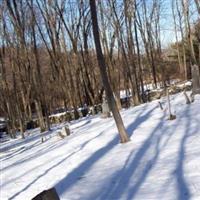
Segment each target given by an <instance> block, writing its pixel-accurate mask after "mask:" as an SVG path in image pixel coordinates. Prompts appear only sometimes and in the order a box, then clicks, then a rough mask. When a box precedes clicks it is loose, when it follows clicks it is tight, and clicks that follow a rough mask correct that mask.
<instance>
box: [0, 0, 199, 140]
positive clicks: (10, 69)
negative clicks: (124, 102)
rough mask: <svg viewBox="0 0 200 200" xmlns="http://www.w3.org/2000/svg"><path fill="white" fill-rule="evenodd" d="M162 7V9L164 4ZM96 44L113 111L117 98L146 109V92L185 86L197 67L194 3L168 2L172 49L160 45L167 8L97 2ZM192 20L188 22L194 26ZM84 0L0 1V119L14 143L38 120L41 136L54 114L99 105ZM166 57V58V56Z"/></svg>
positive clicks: (142, 1) (138, 1)
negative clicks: (125, 96) (126, 94)
mask: <svg viewBox="0 0 200 200" xmlns="http://www.w3.org/2000/svg"><path fill="white" fill-rule="evenodd" d="M167 2H169V1H167ZM96 3H97V15H98V20H99V28H100V40H101V45H102V50H103V54H104V58H105V63H106V65H107V74H108V78H109V83H110V85H111V88H112V91H113V93H114V97H115V100H116V102H117V106H118V108H119V109H120V108H121V102H120V90H122V89H123V90H127V91H129V90H131V93H132V99H131V100H132V105H138V104H140V103H143V102H145V101H146V98H145V87H144V86H145V85H146V84H148V83H152V84H153V86H154V87H155V88H156V87H158V85H160V84H161V85H162V86H163V87H165V86H166V81H167V80H168V79H170V78H177V77H178V78H180V79H183V80H184V79H190V78H191V75H190V74H191V70H190V67H191V65H192V64H197V65H200V19H199V17H198V16H199V15H200V3H199V1H198V0H171V13H172V15H173V17H172V20H173V24H174V27H172V28H173V29H174V34H175V38H176V42H175V43H174V44H172V45H171V46H170V47H169V48H168V49H164V48H163V44H162V39H161V38H162V36H161V35H162V33H161V31H162V18H163V17H164V14H163V13H164V12H165V11H164V7H165V6H164V5H165V4H166V0H151V1H150V0H149V1H146V0H122V1H118V0H106V1H96ZM194 19H195V21H194ZM93 41H94V40H93V35H92V21H91V15H90V7H89V1H87V0H2V1H0V115H2V116H4V117H6V118H8V119H9V133H10V134H11V136H13V137H14V135H15V130H16V129H18V128H19V129H20V132H21V133H22V137H24V135H23V133H24V131H25V127H26V123H27V122H29V121H31V120H32V119H33V117H34V116H33V111H34V112H35V113H36V114H37V118H38V120H39V126H40V128H41V131H44V130H48V129H49V128H50V121H49V115H50V113H52V112H53V111H54V110H55V109H56V108H60V107H65V108H66V109H68V110H70V109H73V110H74V115H75V117H76V116H77V117H78V111H77V109H78V107H83V106H84V105H85V104H86V105H88V106H94V105H97V104H99V103H101V101H102V94H103V91H104V87H103V85H102V82H101V79H100V72H99V69H98V67H97V66H98V62H97V59H96V51H95V46H94V42H93ZM169 52H170V53H169Z"/></svg>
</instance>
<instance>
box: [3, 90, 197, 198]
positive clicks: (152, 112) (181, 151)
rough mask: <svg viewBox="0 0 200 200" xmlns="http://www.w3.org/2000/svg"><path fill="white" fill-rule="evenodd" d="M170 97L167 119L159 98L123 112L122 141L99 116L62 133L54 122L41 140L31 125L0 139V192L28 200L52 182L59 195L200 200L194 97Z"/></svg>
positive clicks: (79, 121) (110, 120)
mask: <svg viewBox="0 0 200 200" xmlns="http://www.w3.org/2000/svg"><path fill="white" fill-rule="evenodd" d="M171 99H172V101H171V103H172V107H173V113H175V114H176V117H177V118H176V120H173V121H169V120H167V110H165V111H164V112H163V111H162V110H160V108H159V106H158V101H154V102H151V103H146V104H143V105H141V106H137V107H135V108H131V109H128V110H124V111H122V117H123V120H124V123H125V125H126V128H127V131H128V133H129V135H130V137H131V141H130V142H128V143H127V144H120V143H119V136H118V133H117V129H116V127H115V124H114V121H113V119H112V118H109V119H101V118H100V117H99V116H95V117H87V118H85V119H81V120H78V121H75V122H72V123H71V125H70V128H71V130H72V134H71V135H70V136H68V137H66V138H64V139H63V140H61V139H60V138H59V137H58V136H57V131H59V130H60V129H61V127H62V126H63V124H60V125H58V126H55V127H53V130H52V131H51V132H50V133H48V134H47V136H46V141H45V142H44V143H41V136H40V134H38V133H39V131H38V129H35V130H33V133H32V134H31V136H28V137H27V138H26V139H25V140H21V139H16V140H11V141H5V142H3V143H0V145H1V147H0V152H1V153H0V170H1V179H0V180H1V182H0V199H1V200H8V199H9V200H11V199H16V200H17V199H18V200H30V199H31V198H33V197H34V196H35V195H37V194H38V193H40V192H41V191H43V190H45V189H48V188H51V187H55V188H56V190H57V192H58V194H59V196H60V199H61V200H96V199H98V200H118V199H122V200H130V199H136V200H161V199H162V200H175V199H177V200H189V199H192V200H198V199H200V147H199V146H200V96H198V97H196V100H195V102H194V103H192V104H191V105H186V104H185V99H184V96H183V94H181V93H180V94H177V95H175V96H172V97H171ZM162 102H163V104H164V107H165V104H166V102H165V99H162Z"/></svg>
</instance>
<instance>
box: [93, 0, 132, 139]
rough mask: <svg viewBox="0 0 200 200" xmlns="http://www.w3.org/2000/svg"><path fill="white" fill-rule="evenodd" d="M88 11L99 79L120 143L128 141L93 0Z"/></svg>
mask: <svg viewBox="0 0 200 200" xmlns="http://www.w3.org/2000/svg"><path fill="white" fill-rule="evenodd" d="M90 12H91V17H92V27H93V36H94V42H95V47H96V53H97V60H98V64H99V69H100V73H101V79H102V82H103V85H104V88H105V91H106V95H107V100H108V105H109V107H110V109H111V111H112V113H113V117H114V119H115V123H116V125H117V128H118V131H119V134H120V139H121V143H125V142H128V141H129V137H128V134H127V133H126V130H125V127H124V124H123V121H122V118H121V115H120V113H119V110H118V108H117V105H116V102H115V98H114V96H113V92H112V89H111V87H110V83H109V80H108V75H107V73H106V64H105V59H104V57H103V53H102V48H101V44H100V38H99V27H98V21H97V11H96V2H95V0H90Z"/></svg>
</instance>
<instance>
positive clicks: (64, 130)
mask: <svg viewBox="0 0 200 200" xmlns="http://www.w3.org/2000/svg"><path fill="white" fill-rule="evenodd" d="M61 131H62V134H63V135H64V136H68V135H70V129H69V126H68V125H66V126H64V127H62V130H61Z"/></svg>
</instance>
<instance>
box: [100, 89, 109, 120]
mask: <svg viewBox="0 0 200 200" xmlns="http://www.w3.org/2000/svg"><path fill="white" fill-rule="evenodd" d="M102 112H103V117H110V109H109V106H108V102H107V99H106V95H105V92H104V94H103V103H102Z"/></svg>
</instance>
